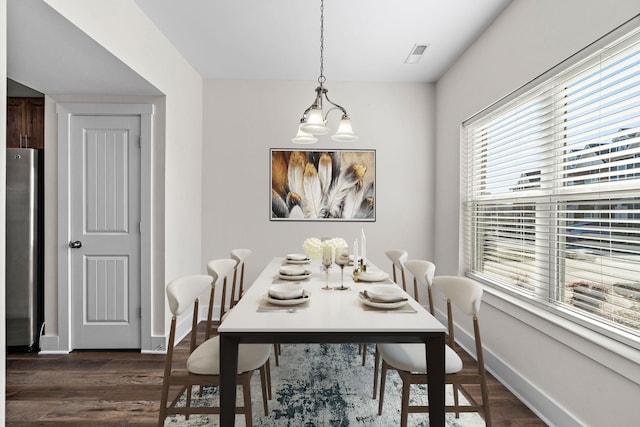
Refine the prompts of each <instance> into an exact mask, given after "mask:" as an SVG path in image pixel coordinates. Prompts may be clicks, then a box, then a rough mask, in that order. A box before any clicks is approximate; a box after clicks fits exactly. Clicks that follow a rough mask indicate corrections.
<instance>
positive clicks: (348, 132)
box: [291, 0, 358, 144]
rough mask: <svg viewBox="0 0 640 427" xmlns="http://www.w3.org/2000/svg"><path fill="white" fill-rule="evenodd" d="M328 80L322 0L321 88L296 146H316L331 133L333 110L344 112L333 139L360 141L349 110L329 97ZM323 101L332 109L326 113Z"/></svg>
mask: <svg viewBox="0 0 640 427" xmlns="http://www.w3.org/2000/svg"><path fill="white" fill-rule="evenodd" d="M326 80H327V78H326V77H325V76H324V0H320V76H319V77H318V83H319V84H320V86H318V87H317V88H316V90H315V92H316V99H315V101H313V104H311V106H310V107H309V108H307V109H306V110H304V113H302V118H301V119H300V124H299V126H298V133H297V134H296V136H295V137H294V138H292V139H291V141H293V142H295V143H296V144H314V143H316V142H317V141H318V138H316V135H325V134H327V133H329V132H331V129H329V127H327V116H328V115H329V113H330V112H331V111H333V110H340V111H341V112H342V118H341V119H340V124H339V125H338V130H337V131H336V133H335V134H333V135H332V136H331V139H333V140H334V141H340V142H352V141H355V140H356V139H358V137H357V136H356V135H354V134H353V129H352V128H351V119H350V118H349V114H347V110H345V109H344V108H343V107H341V106H340V105H338V104H336V103H335V102H333V101H331V100H330V99H329V97H328V96H327V92H328V91H327V89H326V88H325V87H324V83H325V82H326ZM323 99H324V100H326V102H328V103H329V104H331V107H330V108H329V109H328V110H327V112H326V113H325V112H324V110H323V108H322V107H323Z"/></svg>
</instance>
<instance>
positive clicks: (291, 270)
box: [278, 265, 309, 276]
mask: <svg viewBox="0 0 640 427" xmlns="http://www.w3.org/2000/svg"><path fill="white" fill-rule="evenodd" d="M278 273H280V274H282V275H284V274H288V275H289V276H300V275H303V274H308V273H309V272H308V271H307V269H306V268H304V267H302V266H299V265H283V266H281V267H280V270H279V271H278Z"/></svg>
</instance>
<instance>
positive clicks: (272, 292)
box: [258, 283, 311, 313]
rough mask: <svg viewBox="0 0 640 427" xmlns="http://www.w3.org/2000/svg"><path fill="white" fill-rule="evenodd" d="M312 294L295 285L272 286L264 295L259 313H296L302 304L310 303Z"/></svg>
mask: <svg viewBox="0 0 640 427" xmlns="http://www.w3.org/2000/svg"><path fill="white" fill-rule="evenodd" d="M310 298H311V293H310V292H309V291H308V290H306V289H304V288H303V287H302V286H300V285H298V284H295V283H281V284H275V285H271V286H270V287H269V290H268V291H267V292H266V293H265V294H264V295H263V297H262V301H261V302H260V305H259V306H258V312H265V311H286V312H290V313H294V312H295V311H296V310H297V309H298V308H300V307H298V306H300V305H301V304H304V303H306V302H308V301H309V300H310Z"/></svg>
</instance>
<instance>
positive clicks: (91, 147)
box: [69, 115, 140, 349]
mask: <svg viewBox="0 0 640 427" xmlns="http://www.w3.org/2000/svg"><path fill="white" fill-rule="evenodd" d="M139 141H140V117H139V116H81V115H78V116H72V117H71V134H70V158H69V160H70V177H69V178H70V183H71V186H70V187H71V194H70V197H69V200H70V227H69V229H70V231H71V233H70V234H71V241H70V242H69V247H70V249H69V250H70V254H71V257H70V260H71V266H70V267H71V307H72V320H71V323H72V328H71V329H72V345H73V348H76V349H98V348H122V349H124V348H140V145H139Z"/></svg>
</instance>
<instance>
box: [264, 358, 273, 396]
mask: <svg viewBox="0 0 640 427" xmlns="http://www.w3.org/2000/svg"><path fill="white" fill-rule="evenodd" d="M265 365H266V366H265V371H266V372H267V393H268V394H267V395H268V399H269V400H271V398H272V397H273V396H272V394H271V360H267V363H266V364H265Z"/></svg>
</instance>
